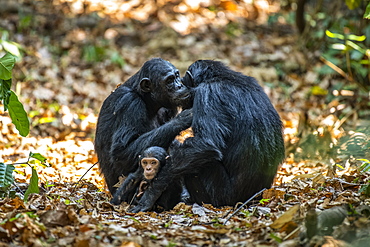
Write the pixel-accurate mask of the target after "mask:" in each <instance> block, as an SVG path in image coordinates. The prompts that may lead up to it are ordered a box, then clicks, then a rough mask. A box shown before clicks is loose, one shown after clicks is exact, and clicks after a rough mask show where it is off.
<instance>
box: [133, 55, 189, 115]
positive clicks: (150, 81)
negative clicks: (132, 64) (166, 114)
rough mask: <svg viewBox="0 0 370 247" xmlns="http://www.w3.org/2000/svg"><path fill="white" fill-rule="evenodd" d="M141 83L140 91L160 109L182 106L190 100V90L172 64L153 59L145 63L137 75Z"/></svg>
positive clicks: (139, 85) (139, 84)
mask: <svg viewBox="0 0 370 247" xmlns="http://www.w3.org/2000/svg"><path fill="white" fill-rule="evenodd" d="M137 75H138V76H139V79H140V82H139V83H138V87H139V88H138V90H139V92H141V93H142V94H143V95H145V97H148V95H150V99H151V101H152V102H154V103H155V104H158V105H159V106H160V107H166V108H174V107H176V106H181V105H182V103H183V102H184V101H187V100H188V98H189V89H188V88H187V87H186V86H184V85H183V84H182V82H181V79H180V73H179V70H178V69H176V67H175V66H173V65H172V64H171V63H170V62H168V61H166V60H163V59H161V58H153V59H151V60H149V61H147V62H145V63H144V65H143V66H142V68H141V69H140V71H139V72H138V74H137Z"/></svg>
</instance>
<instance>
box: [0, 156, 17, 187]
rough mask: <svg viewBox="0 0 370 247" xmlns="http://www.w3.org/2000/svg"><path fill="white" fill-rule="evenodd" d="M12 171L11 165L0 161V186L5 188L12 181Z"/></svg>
mask: <svg viewBox="0 0 370 247" xmlns="http://www.w3.org/2000/svg"><path fill="white" fill-rule="evenodd" d="M13 171H14V166H13V165H6V164H4V163H1V162H0V187H3V188H7V187H9V186H10V185H11V184H12V183H13V181H14V177H13Z"/></svg>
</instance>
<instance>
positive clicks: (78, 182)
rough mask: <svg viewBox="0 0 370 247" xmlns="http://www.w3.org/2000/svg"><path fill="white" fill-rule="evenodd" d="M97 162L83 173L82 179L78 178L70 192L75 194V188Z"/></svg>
mask: <svg viewBox="0 0 370 247" xmlns="http://www.w3.org/2000/svg"><path fill="white" fill-rule="evenodd" d="M98 163H99V162H96V163H95V164H93V165H92V166H91V167H90V168H89V169H87V171H86V172H85V173H84V175H82V177H80V179H79V180H78V181H77V182H76V184H75V187H74V188H73V190H72V192H71V193H73V192H75V190H76V188H77V185H78V184H79V183H80V182H81V180H82V179H83V178H84V177H85V175H86V174H87V173H88V172H89V171H90V170H91V169H92V168H93V167H94V166H95V165H96V164H98Z"/></svg>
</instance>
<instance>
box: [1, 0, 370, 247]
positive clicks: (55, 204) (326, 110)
mask: <svg viewBox="0 0 370 247" xmlns="http://www.w3.org/2000/svg"><path fill="white" fill-rule="evenodd" d="M0 2H1V3H2V4H3V5H2V6H4V8H3V9H2V10H0V15H1V18H0V27H1V28H3V29H2V30H0V33H2V36H3V39H4V38H5V37H9V40H11V41H14V42H17V43H18V44H19V45H20V46H21V49H22V58H21V59H20V60H19V61H18V62H17V64H16V66H15V67H14V70H13V85H14V88H13V90H14V91H15V92H16V93H17V95H19V98H20V100H21V102H22V103H23V105H24V107H25V110H26V111H27V112H28V113H29V116H30V119H31V133H30V134H29V135H28V136H27V137H24V138H22V137H20V136H19V135H18V132H17V131H16V129H15V128H14V126H13V125H12V123H11V120H10V118H9V116H8V113H7V112H4V111H3V108H2V107H1V109H0V154H1V155H0V162H3V163H6V164H16V163H22V162H26V161H27V160H28V156H29V153H30V152H33V153H40V154H42V155H43V156H44V157H46V158H47V164H48V166H47V167H44V166H41V165H40V164H38V163H37V162H35V163H34V167H35V169H36V170H37V173H38V175H39V179H40V188H41V192H40V194H32V195H31V196H30V198H29V199H28V201H27V202H24V201H23V200H22V199H20V197H15V198H4V199H1V200H0V219H1V222H0V246H101V245H102V244H104V245H105V246H299V245H302V246H368V245H366V243H368V242H370V238H369V233H370V218H369V216H370V207H369V204H370V200H369V199H368V197H367V196H366V195H368V194H369V193H368V192H367V193H366V190H365V192H364V191H363V188H367V187H366V185H367V183H368V180H369V173H368V172H365V171H363V170H361V169H360V167H361V165H362V164H364V161H363V160H362V161H361V160H359V159H366V158H367V159H370V158H369V152H368V148H367V149H365V150H362V149H361V148H360V149H358V148H357V149H350V148H349V147H354V146H359V145H360V146H361V145H365V144H366V143H367V142H368V139H367V138H368V137H366V135H365V136H364V135H362V134H361V133H359V132H356V126H357V127H358V126H369V125H370V121H369V118H366V117H361V116H362V115H360V114H359V111H361V110H363V105H361V104H360V103H358V102H354V101H353V100H352V99H353V97H365V96H366V93H365V94H364V93H363V92H359V91H350V90H342V91H340V90H339V91H340V95H341V96H340V97H334V96H335V95H336V92H338V91H335V90H333V88H332V85H333V84H334V85H343V84H345V83H348V82H346V81H345V79H344V78H342V77H341V76H339V75H337V74H336V73H335V72H334V71H333V70H330V68H328V67H327V66H326V65H325V64H323V63H322V62H321V61H320V60H319V56H318V55H317V53H318V52H319V51H309V50H307V49H305V48H302V47H303V46H304V45H303V44H304V41H303V40H302V38H301V37H300V36H299V35H298V34H297V31H296V30H295V27H294V25H292V24H291V23H288V22H287V21H285V19H284V18H278V19H277V20H276V21H274V22H270V20H271V18H269V16H270V17H271V16H273V15H274V13H275V12H277V11H278V10H279V5H278V4H276V3H275V4H271V5H267V6H266V5H264V4H262V3H264V1H256V2H257V3H260V4H254V5H251V4H246V3H243V4H242V3H240V5H235V4H234V3H233V2H232V1H223V2H221V3H222V4H220V5H217V6H216V7H215V8H216V9H214V7H213V6H211V7H200V6H199V4H198V5H194V4H195V3H194V4H193V5H191V3H190V1H177V2H176V4H175V3H172V2H166V1H154V0H145V1H141V3H140V4H138V3H137V1H122V3H116V2H114V1H101V2H99V1H98V2H95V1H89V0H88V1H82V0H73V1H67V0H55V1H51V2H50V1H30V0H26V1H20V0H19V1H0ZM139 2H140V1H139ZM155 2H156V4H155ZM194 2H197V1H194ZM151 57H162V58H164V59H166V60H169V61H170V62H171V63H173V64H174V65H175V66H176V67H177V68H179V70H180V71H181V73H182V74H183V73H184V72H185V71H186V68H187V67H188V66H189V65H190V64H191V63H193V62H194V61H196V60H198V59H216V60H220V61H223V62H225V63H226V64H227V65H228V66H230V67H231V68H232V69H235V70H237V71H240V72H242V73H244V74H246V75H250V76H254V77H255V78H257V79H258V81H259V82H260V84H261V85H262V86H263V88H264V89H265V92H266V93H267V94H268V96H269V97H270V99H271V101H272V102H273V104H274V105H275V107H276V109H277V110H278V112H279V114H280V115H281V117H282V119H283V122H284V127H285V132H284V137H285V143H286V149H287V152H286V154H287V158H286V160H285V162H284V163H283V164H282V165H281V167H280V169H279V171H278V174H277V177H276V179H275V180H276V181H275V183H274V186H273V187H272V188H271V189H269V190H267V191H265V192H264V193H263V199H262V200H259V199H256V198H255V199H254V200H252V201H251V202H250V203H249V204H248V205H247V206H245V207H243V209H242V210H240V211H239V212H238V213H236V214H235V215H234V216H233V217H231V218H230V219H229V220H226V219H227V218H228V216H230V215H231V213H232V212H234V211H235V208H236V207H235V208H232V207H224V208H214V207H213V206H212V205H197V204H194V205H185V204H183V203H181V204H179V205H177V206H176V207H175V208H174V209H173V210H171V211H166V212H162V213H154V212H147V213H138V214H130V213H126V208H127V205H121V206H112V205H111V204H110V203H109V200H110V195H109V193H108V191H107V190H106V189H105V188H104V181H103V179H102V177H101V176H100V173H99V170H98V167H97V166H95V167H93V168H92V169H91V170H90V171H89V172H88V173H87V174H86V175H85V176H84V178H83V180H82V181H80V183H79V184H78V186H75V184H74V183H75V182H77V181H78V180H79V179H80V178H81V176H82V175H83V174H84V173H85V172H86V171H87V170H88V169H89V168H90V167H91V166H92V165H93V164H94V163H95V162H96V161H97V159H96V156H95V153H94V148H93V139H94V132H95V125H96V120H97V115H98V113H99V110H100V107H101V104H102V102H103V100H104V99H105V98H106V97H107V96H108V95H109V94H110V92H111V91H112V90H113V89H114V88H115V87H116V85H117V84H120V83H122V82H124V81H125V80H127V79H128V78H129V77H130V76H131V75H133V74H134V73H135V72H136V71H137V70H138V69H139V68H140V67H141V65H142V64H143V63H144V62H145V61H146V60H148V59H149V58H151ZM364 95H365V96H364ZM365 99H366V98H365ZM367 114H368V112H367ZM365 115H366V114H365ZM366 116H368V115H366ZM343 140H344V141H343ZM355 140H356V141H357V143H355V144H354V142H355ZM359 143H360V144H359ZM351 145H352V146H351ZM355 154H356V155H355ZM15 171H16V174H15V177H16V185H17V187H18V191H17V193H19V194H20V195H21V193H20V192H19V191H23V192H24V191H25V189H26V187H27V183H29V179H30V177H31V174H32V172H31V168H30V167H29V166H24V165H16V170H15ZM361 189H362V190H361ZM21 197H22V196H21Z"/></svg>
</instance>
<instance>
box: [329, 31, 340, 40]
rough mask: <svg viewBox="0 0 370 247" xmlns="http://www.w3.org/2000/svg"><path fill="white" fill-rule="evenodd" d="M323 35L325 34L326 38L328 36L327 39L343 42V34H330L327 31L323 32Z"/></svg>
mask: <svg viewBox="0 0 370 247" xmlns="http://www.w3.org/2000/svg"><path fill="white" fill-rule="evenodd" d="M325 34H326V36H328V37H329V38H333V39H341V40H344V35H343V34H339V33H332V32H330V31H329V30H326V31H325Z"/></svg>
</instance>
